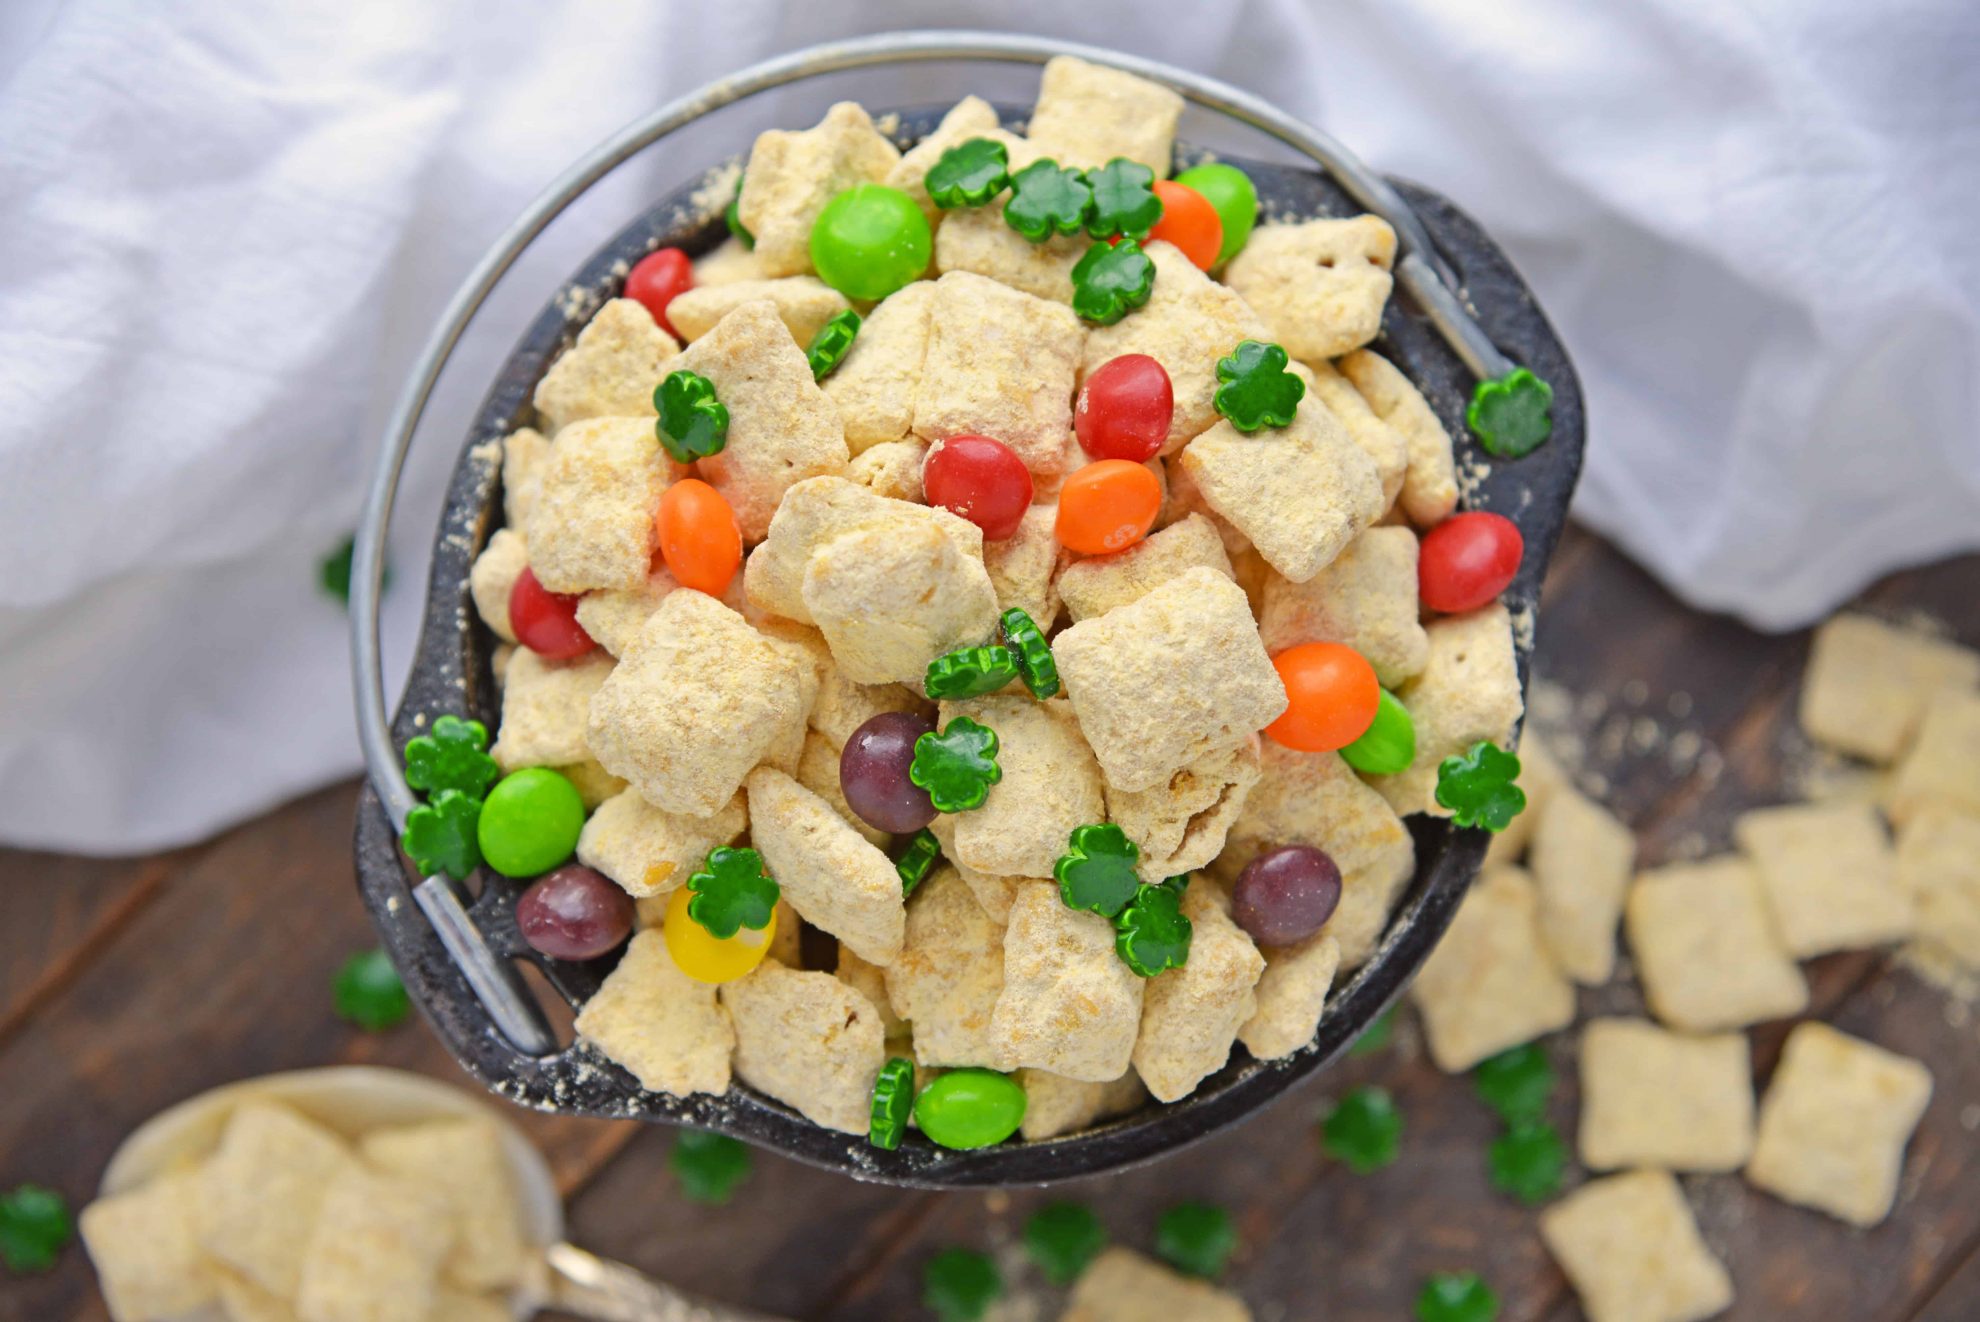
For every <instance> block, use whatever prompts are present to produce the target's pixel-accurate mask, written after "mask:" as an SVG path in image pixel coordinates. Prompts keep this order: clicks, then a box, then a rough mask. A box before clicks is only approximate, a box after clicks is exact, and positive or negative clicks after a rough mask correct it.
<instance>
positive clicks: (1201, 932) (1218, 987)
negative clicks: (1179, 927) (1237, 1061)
mask: <svg viewBox="0 0 1980 1322" xmlns="http://www.w3.org/2000/svg"><path fill="white" fill-rule="evenodd" d="M1219 889H1220V888H1219V886H1218V884H1217V882H1216V881H1215V880H1213V879H1211V878H1209V877H1197V878H1194V879H1193V880H1192V881H1191V882H1190V883H1189V889H1188V890H1187V891H1185V892H1184V893H1183V902H1182V910H1183V916H1184V917H1186V918H1188V919H1189V921H1190V927H1191V929H1192V932H1191V936H1190V944H1189V959H1188V961H1187V962H1186V963H1184V964H1183V966H1182V967H1181V968H1179V969H1169V970H1168V971H1166V972H1164V973H1159V974H1157V975H1156V976H1154V977H1152V978H1150V979H1148V981H1147V985H1146V986H1145V988H1144V989H1143V992H1142V998H1141V1031H1140V1033H1139V1034H1138V1035H1137V1036H1136V1038H1135V1042H1134V1057H1133V1059H1134V1072H1135V1073H1136V1074H1139V1075H1140V1076H1141V1081H1142V1082H1143V1083H1145V1084H1146V1085H1148V1091H1149V1092H1150V1093H1152V1094H1153V1095H1154V1096H1155V1099H1156V1100H1157V1101H1163V1102H1173V1101H1177V1100H1179V1099H1181V1098H1184V1097H1187V1096H1189V1094H1190V1093H1192V1092H1194V1091H1196V1085H1197V1084H1199V1083H1201V1082H1202V1081H1203V1080H1204V1079H1206V1078H1208V1077H1209V1076H1210V1075H1212V1074H1214V1073H1216V1072H1217V1071H1218V1070H1220V1069H1222V1068H1223V1067H1224V1062H1225V1061H1227V1060H1229V1059H1230V1056H1231V1043H1233V1042H1235V1041H1236V1040H1237V1035H1238V1029H1239V1028H1240V1027H1242V1026H1243V1025H1244V1024H1245V1022H1246V1021H1248V1020H1249V1019H1250V1018H1251V1015H1252V1012H1253V1011H1254V1010H1256V1009H1257V1008H1258V1002H1257V998H1256V997H1255V996H1254V995H1253V990H1252V989H1253V988H1255V987H1257V985H1258V979H1259V975H1261V974H1262V973H1264V971H1265V960H1264V957H1263V956H1261V955H1260V954H1259V953H1258V947H1257V946H1255V945H1253V944H1252V943H1251V938H1250V937H1248V936H1246V935H1245V934H1244V929H1243V928H1241V927H1239V926H1238V925H1237V924H1236V923H1234V922H1232V921H1231V918H1230V915H1229V913H1228V912H1227V911H1226V909H1225V906H1224V904H1223V903H1220V902H1219V901H1220V899H1221V898H1222V897H1221V896H1220V895H1218V894H1217V892H1218V891H1219Z"/></svg>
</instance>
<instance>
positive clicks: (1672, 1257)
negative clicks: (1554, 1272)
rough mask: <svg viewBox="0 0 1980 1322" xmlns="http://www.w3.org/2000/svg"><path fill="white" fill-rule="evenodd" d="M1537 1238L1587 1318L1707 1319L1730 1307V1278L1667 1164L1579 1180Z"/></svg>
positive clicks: (1611, 1321)
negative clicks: (1655, 1168) (1564, 1276)
mask: <svg viewBox="0 0 1980 1322" xmlns="http://www.w3.org/2000/svg"><path fill="white" fill-rule="evenodd" d="M1540 1238H1541V1239H1542V1240H1544V1241H1545V1242H1546V1245H1547V1251H1548V1252H1549V1253H1551V1254H1553V1255H1554V1261H1556V1262H1558V1263H1559V1264H1560V1265H1561V1270H1562V1271H1563V1272H1565V1273H1566V1274H1567V1278H1568V1280H1569V1281H1570V1282H1571V1283H1572V1284H1573V1286H1574V1291H1575V1293H1576V1294H1578V1295H1580V1296H1581V1306H1582V1308H1583V1310H1585V1311H1586V1312H1587V1314H1588V1322H1702V1319H1704V1318H1708V1317H1712V1316H1714V1315H1715V1314H1717V1313H1721V1312H1723V1311H1725V1310H1726V1309H1727V1308H1730V1307H1731V1306H1732V1301H1733V1287H1732V1278H1731V1277H1730V1276H1728V1275H1727V1274H1726V1269H1725V1267H1724V1265H1723V1264H1721V1263H1720V1262H1719V1260H1718V1259H1717V1258H1715V1257H1713V1256H1712V1251H1711V1250H1710V1249H1709V1248H1707V1247H1706V1246H1705V1241H1704V1239H1702V1238H1701V1237H1700V1236H1699V1234H1698V1222H1697V1221H1696V1220H1695V1219H1694V1218H1693V1217H1692V1215H1691V1208H1690V1207H1689V1206H1687V1205H1686V1203H1685V1201H1684V1192H1683V1191H1682V1190H1681V1189H1679V1188H1678V1182H1677V1181H1676V1180H1675V1179H1674V1178H1672V1177H1671V1175H1670V1173H1669V1172H1667V1171H1631V1172H1629V1173H1628V1174H1626V1175H1611V1176H1609V1177H1608V1178H1607V1179H1603V1180H1596V1181H1594V1182H1593V1183H1590V1184H1584V1185H1582V1186H1581V1187H1580V1188H1579V1189H1576V1190H1575V1191H1574V1192H1573V1193H1571V1194H1569V1195H1568V1196H1567V1197H1565V1198H1563V1199H1561V1201H1559V1202H1558V1203H1555V1204H1554V1205H1553V1206H1552V1207H1550V1208H1548V1209H1547V1210H1546V1211H1545V1212H1543V1213H1541V1214H1540Z"/></svg>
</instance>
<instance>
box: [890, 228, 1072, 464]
mask: <svg viewBox="0 0 1980 1322" xmlns="http://www.w3.org/2000/svg"><path fill="white" fill-rule="evenodd" d="M944 228H947V227H946V226H944ZM928 315H929V333H928V355H927V359H926V361H925V362H924V364H923V367H922V373H921V384H920V387H919V390H918V391H917V394H916V398H915V406H914V432H915V434H916V435H917V436H920V437H922V438H923V439H925V440H930V441H936V440H941V439H943V438H945V437H949V436H959V435H964V434H975V435H984V436H994V437H995V438H996V439H997V440H999V441H1001V442H1002V443H1003V444H1005V445H1007V446H1009V447H1010V448H1011V450H1012V451H1013V452H1015V453H1016V454H1017V456H1018V458H1020V459H1022V460H1023V461H1024V465H1025V467H1026V468H1028V469H1030V470H1031V471H1032V472H1034V473H1057V472H1058V471H1059V470H1060V468H1061V466H1062V465H1063V463H1064V455H1065V444H1066V436H1067V434H1068V433H1069V432H1070V431H1071V430H1072V399H1073V384H1074V374H1075V373H1076V371H1077V370H1078V367H1079V360H1080V345H1081V343H1082V341H1083V340H1084V338H1085V331H1084V330H1083V328H1082V327H1081V326H1080V323H1079V318H1078V317H1075V316H1074V315H1073V314H1072V310H1071V309H1070V308H1066V307H1062V306H1060V305H1059V304H1057V303H1052V302H1048V301H1046V300H1045V299H1042V298H1037V297H1034V296H1033V295H1030V294H1026V293H1022V292H1020V291H1018V290H1015V289H1012V288H1010V287H1009V286H1008V285H1002V284H999V283H998V282H997V281H995V280H990V279H986V278H985V277H983V276H980V275H975V274H972V273H970V272H968V271H952V272H950V273H949V274H947V275H945V276H943V277H942V278H941V279H940V280H937V281H936V282H935V299H934V303H933V304H932V305H931V307H930V309H929V314H928Z"/></svg>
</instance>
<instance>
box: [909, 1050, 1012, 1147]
mask: <svg viewBox="0 0 1980 1322" xmlns="http://www.w3.org/2000/svg"><path fill="white" fill-rule="evenodd" d="M1024 1103H1025V1097H1024V1089H1023V1088H1021V1087H1019V1086H1018V1084H1017V1083H1016V1082H1015V1081H1014V1080H1012V1079H1011V1078H1009V1077H1008V1076H1006V1075H1002V1074H999V1073H997V1072H996V1071H995V1070H983V1069H963V1070H951V1071H949V1072H948V1073H947V1074H944V1075H943V1076H942V1077H941V1078H939V1079H936V1080H935V1081H934V1082H933V1083H931V1084H929V1085H928V1086H927V1087H926V1088H923V1089H922V1090H921V1095H920V1096H919V1097H917V1098H915V1099H914V1119H915V1123H917V1124H919V1125H920V1126H921V1132H922V1133H924V1134H926V1135H928V1139H929V1141H930V1142H931V1143H937V1144H940V1145H941V1146H942V1147H945V1148H956V1149H969V1148H987V1147H990V1146H991V1145H992V1144H996V1143H1001V1142H1003V1141H1004V1140H1005V1139H1007V1138H1009V1137H1010V1136H1011V1135H1012V1134H1015V1133H1017V1128H1018V1126H1019V1125H1020V1124H1023V1123H1024Z"/></svg>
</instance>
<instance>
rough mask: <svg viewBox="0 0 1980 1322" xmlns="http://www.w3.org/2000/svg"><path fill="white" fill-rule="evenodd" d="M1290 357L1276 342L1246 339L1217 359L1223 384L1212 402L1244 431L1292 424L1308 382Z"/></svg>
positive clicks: (1236, 426) (1232, 423) (1218, 375)
mask: <svg viewBox="0 0 1980 1322" xmlns="http://www.w3.org/2000/svg"><path fill="white" fill-rule="evenodd" d="M1290 361H1291V360H1289V359H1288V358H1287V357H1286V351H1285V350H1284V349H1282V348H1280V347H1279V346H1278V345H1276V344H1266V343H1265V342H1264V341H1262V340H1246V341H1244V343H1242V344H1240V345H1238V347H1237V348H1235V349H1233V350H1232V351H1231V355H1230V357H1228V358H1221V359H1219V360H1218V361H1217V379H1218V380H1219V381H1221V382H1223V384H1222V385H1220V386H1218V387H1217V393H1216V394H1215V395H1212V396H1211V403H1213V404H1215V405H1216V406H1217V412H1219V413H1221V414H1223V415H1224V416H1225V417H1226V418H1228V419H1229V420H1230V424H1231V426H1233V427H1235V428H1237V429H1238V430H1239V431H1241V432H1254V431H1257V430H1259V429H1260V428H1261V427H1289V426H1291V425H1292V420H1293V412H1294V410H1296V409H1297V408H1298V407H1299V401H1300V400H1301V399H1302V398H1303V397H1304V396H1305V394H1306V382H1304V381H1302V380H1300V379H1299V378H1298V377H1297V376H1295V375H1293V373H1292V372H1291V371H1289V370H1288V368H1289V366H1290Z"/></svg>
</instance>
